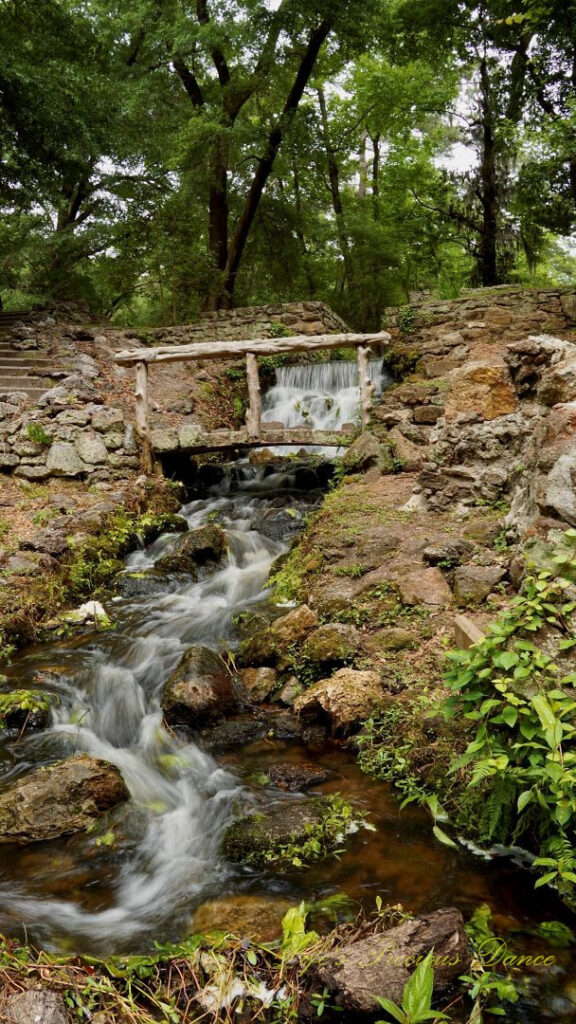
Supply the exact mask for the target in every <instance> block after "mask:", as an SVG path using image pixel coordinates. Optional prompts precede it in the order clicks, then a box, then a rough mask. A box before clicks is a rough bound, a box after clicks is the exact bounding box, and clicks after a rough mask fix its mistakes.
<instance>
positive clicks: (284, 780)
mask: <svg viewBox="0 0 576 1024" xmlns="http://www.w3.org/2000/svg"><path fill="white" fill-rule="evenodd" d="M268 777H269V779H270V781H271V782H272V783H273V784H274V785H275V786H276V787H277V788H278V789H287V790H288V791H289V792H294V791H295V790H298V789H309V788H310V786H319V785H320V783H321V782H326V779H327V778H328V772H327V771H326V770H325V769H324V768H319V767H318V766H317V765H314V764H290V762H287V763H282V764H273V765H272V767H271V768H269V769H268Z"/></svg>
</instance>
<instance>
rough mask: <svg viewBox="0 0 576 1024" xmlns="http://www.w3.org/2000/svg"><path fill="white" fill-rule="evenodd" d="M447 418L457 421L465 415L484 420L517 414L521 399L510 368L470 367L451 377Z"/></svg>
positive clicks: (455, 372) (482, 365) (464, 367)
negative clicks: (456, 419)
mask: <svg viewBox="0 0 576 1024" xmlns="http://www.w3.org/2000/svg"><path fill="white" fill-rule="evenodd" d="M449 380H450V388H449V390H448V393H447V395H446V404H445V406H444V416H445V418H446V419H447V420H453V419H455V418H456V416H458V415H460V414H461V413H476V414H477V415H478V416H480V417H481V418H482V419H484V420H493V419H496V417H498V416H507V415H508V413H512V412H515V410H516V407H517V404H518V403H517V398H516V393H515V391H514V387H513V385H512V380H511V378H510V373H509V371H508V368H507V367H506V366H498V365H491V364H490V363H480V362H478V363H469V364H468V365H466V366H463V367H462V368H461V369H460V370H454V371H453V373H452V374H451V375H450V378H449Z"/></svg>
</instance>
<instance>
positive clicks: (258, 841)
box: [221, 799, 330, 866]
mask: <svg viewBox="0 0 576 1024" xmlns="http://www.w3.org/2000/svg"><path fill="white" fill-rule="evenodd" d="M329 807H330V805H329V804H328V802H327V801H326V800H323V799H318V800H310V801H306V803H296V802H295V803H288V802H286V803H283V804H282V805H281V806H278V807H274V808H273V809H272V810H270V811H268V813H266V814H247V815H245V816H244V817H242V818H238V819H237V820H236V821H234V822H232V824H231V825H229V826H228V828H227V829H226V831H225V833H224V837H223V839H222V844H221V850H222V853H223V854H224V856H225V857H226V858H227V860H230V861H233V862H234V863H248V864H258V865H263V864H274V865H276V866H279V865H282V864H285V865H287V864H289V863H290V862H291V859H292V857H291V856H289V855H287V853H286V848H287V847H288V848H289V847H298V846H301V845H303V844H304V843H305V842H306V841H307V840H308V839H310V838H311V836H312V835H313V834H314V833H315V832H320V831H321V830H322V824H323V821H324V818H325V816H326V813H327V812H328V810H329Z"/></svg>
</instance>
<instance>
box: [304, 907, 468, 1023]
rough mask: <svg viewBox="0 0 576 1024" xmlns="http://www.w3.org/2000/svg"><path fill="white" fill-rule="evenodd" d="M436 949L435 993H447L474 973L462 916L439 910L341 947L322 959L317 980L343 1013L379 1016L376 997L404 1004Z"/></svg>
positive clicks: (317, 971) (316, 970)
mask: <svg viewBox="0 0 576 1024" xmlns="http://www.w3.org/2000/svg"><path fill="white" fill-rule="evenodd" d="M432 949H433V950H434V991H435V992H442V991H443V990H445V989H447V988H449V986H450V985H452V984H453V983H454V982H455V981H456V980H457V978H459V977H460V975H462V974H466V972H467V970H468V968H469V967H470V962H471V956H470V952H469V949H468V936H467V935H466V932H465V930H464V919H463V917H462V914H461V913H460V911H459V910H456V909H455V908H454V907H449V908H447V909H445V910H435V911H434V912H433V913H431V914H426V915H422V916H421V917H417V918H415V919H414V920H413V921H404V923H403V924H400V925H398V926H397V927H396V928H390V929H389V930H388V931H386V932H382V933H381V934H379V935H370V936H369V937H368V938H366V939H360V940H358V941H357V942H350V943H348V944H347V945H343V946H339V947H337V948H336V949H335V950H334V951H333V952H329V953H327V954H324V955H323V956H322V958H321V960H320V962H319V965H318V966H317V967H316V968H315V969H314V974H315V976H316V977H317V978H318V980H319V982H320V985H321V986H322V985H326V986H327V987H328V988H329V989H330V991H331V992H332V993H333V994H334V997H335V1002H336V1003H338V1004H339V1005H340V1006H342V1007H343V1008H344V1010H347V1011H348V1012H351V1013H375V1012H376V1011H377V1010H378V1001H377V996H380V997H382V998H386V999H391V1000H392V1001H393V1002H395V1003H398V1004H401V1003H402V994H403V991H404V987H405V985H406V983H407V982H408V981H409V980H410V977H411V975H412V973H413V971H414V969H415V967H416V966H417V964H418V963H419V960H420V959H423V958H424V957H425V956H427V955H428V953H429V952H430V951H431V950H432Z"/></svg>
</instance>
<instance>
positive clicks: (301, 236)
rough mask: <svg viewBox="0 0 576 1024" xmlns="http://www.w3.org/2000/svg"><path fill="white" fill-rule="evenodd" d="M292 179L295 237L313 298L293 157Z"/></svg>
mask: <svg viewBox="0 0 576 1024" xmlns="http://www.w3.org/2000/svg"><path fill="white" fill-rule="evenodd" d="M292 177H293V181H294V201H295V207H296V225H297V226H296V237H297V239H298V241H299V243H300V251H301V253H302V263H303V265H304V273H305V274H306V282H307V284H308V294H309V295H310V297H311V298H313V297H314V296H315V294H316V283H315V281H314V277H313V275H312V269H311V267H310V253H309V252H308V246H307V245H306V238H305V236H304V230H303V227H302V225H303V223H304V211H303V208H302V194H301V192H300V175H299V174H298V164H297V162H296V156H295V155H294V156H293V158H292Z"/></svg>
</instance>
